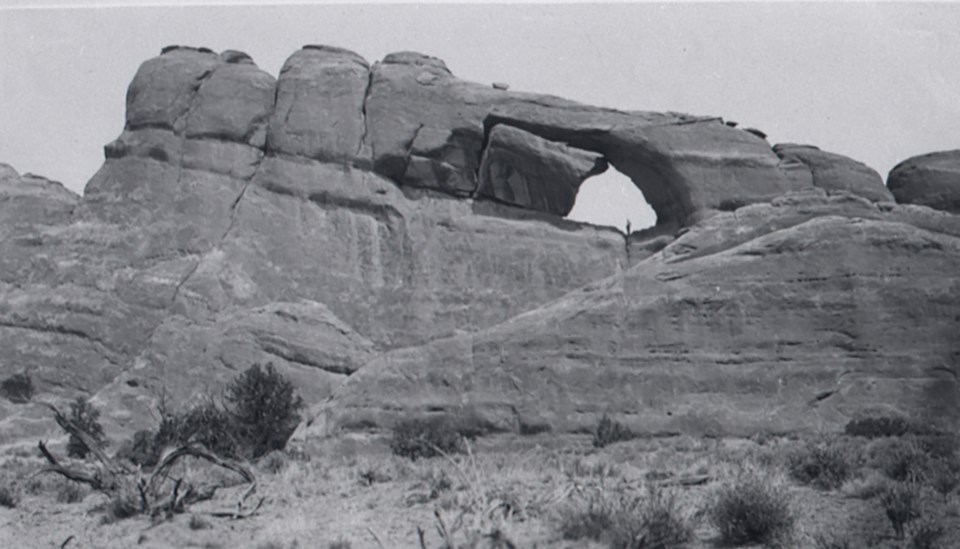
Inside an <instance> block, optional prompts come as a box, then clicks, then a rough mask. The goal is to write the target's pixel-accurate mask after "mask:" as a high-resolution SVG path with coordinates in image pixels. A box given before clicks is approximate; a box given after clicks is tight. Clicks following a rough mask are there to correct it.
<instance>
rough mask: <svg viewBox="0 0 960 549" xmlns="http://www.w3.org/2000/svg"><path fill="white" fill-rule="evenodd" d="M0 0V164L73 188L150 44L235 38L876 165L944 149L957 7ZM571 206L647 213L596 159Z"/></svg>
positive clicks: (951, 112) (609, 213)
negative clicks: (731, 124) (754, 131)
mask: <svg viewBox="0 0 960 549" xmlns="http://www.w3.org/2000/svg"><path fill="white" fill-rule="evenodd" d="M179 3H180V4H187V5H173V3H172V2H168V3H163V2H151V3H150V5H149V6H148V5H147V4H146V3H145V2H143V3H141V2H136V1H125V2H121V1H119V0H106V1H101V2H96V3H91V2H80V1H77V2H66V1H63V0H61V1H59V2H46V3H44V2H43V1H42V0H41V2H40V3H38V2H36V1H35V0H3V2H2V4H0V162H5V163H7V164H10V165H12V166H13V167H14V168H16V169H17V170H18V171H19V172H21V173H25V172H32V173H36V174H40V175H44V176H46V177H49V178H51V179H55V180H58V181H61V182H63V183H64V184H65V185H66V186H67V187H69V188H71V189H73V190H75V191H77V192H82V190H83V187H84V185H85V184H86V182H87V180H89V179H90V177H91V176H92V175H93V174H94V173H95V172H96V170H97V169H98V168H99V166H100V165H101V163H102V162H103V145H104V144H106V143H108V142H110V141H112V140H113V139H115V138H116V137H117V136H118V135H119V134H120V132H121V130H122V129H123V120H124V96H125V93H126V88H127V85H128V84H129V82H130V80H131V79H132V78H133V75H134V74H135V73H136V70H137V68H138V67H139V65H140V63H142V62H143V61H145V60H147V59H149V58H151V57H154V56H156V55H158V54H159V53H160V49H161V48H162V47H164V46H166V45H168V44H184V45H193V46H206V47H209V48H211V49H213V50H216V51H222V50H224V49H238V50H242V51H245V52H247V53H248V54H250V55H251V56H252V57H253V58H254V60H255V61H256V62H257V64H258V65H259V66H260V67H261V68H263V69H264V70H266V71H267V72H270V73H271V74H274V75H276V74H278V72H279V69H280V66H281V65H282V64H283V61H284V59H285V58H286V57H288V56H289V55H290V54H292V53H293V52H294V51H296V50H297V49H299V48H300V47H301V46H303V45H304V44H330V45H336V46H341V47H345V48H348V49H352V50H354V51H356V52H358V53H359V54H361V55H363V56H364V57H366V58H367V59H368V60H369V61H371V62H373V61H376V60H379V59H382V58H383V57H384V56H385V55H386V54H387V53H390V52H393V51H401V50H415V51H420V52H423V53H426V54H429V55H433V56H436V57H439V58H441V59H443V60H444V61H445V62H446V63H447V66H448V67H450V69H451V70H452V72H453V73H454V74H455V75H457V76H459V77H461V78H464V79H467V80H473V81H477V82H484V83H490V82H506V83H508V84H510V89H511V90H520V91H533V92H541V93H550V94H555V95H559V96H562V97H566V98H568V99H573V100H576V101H581V102H584V103H589V104H593V105H598V106H605V107H613V108H619V109H624V110H652V111H676V112H686V113H690V114H696V115H710V116H722V117H723V118H725V119H727V120H735V121H737V122H738V123H740V125H741V127H743V126H747V127H756V128H759V129H761V130H763V131H764V132H765V133H766V134H767V135H768V136H769V137H768V139H769V141H770V142H771V144H774V143H778V142H795V143H809V144H813V145H817V146H819V147H820V148H822V149H824V150H828V151H832V152H836V153H839V154H844V155H847V156H850V157H852V158H854V159H857V160H860V161H862V162H864V163H866V164H867V165H869V166H871V167H872V168H874V169H875V170H877V171H878V172H880V174H881V175H883V176H884V177H885V176H886V174H887V172H889V170H890V169H891V168H892V167H893V166H894V165H895V164H897V163H898V162H900V161H901V160H904V159H906V158H908V157H910V156H914V155H917V154H922V153H926V152H932V151H937V150H946V149H956V148H960V31H958V29H960V4H919V3H909V4H886V3H882V4H878V3H842V4H834V3H829V4H827V3H798V4H794V3H709V4H691V3H679V4H678V3H669V4H659V3H641V4H634V3H631V4H624V3H616V4H596V3H575V4H555V3H550V2H540V3H536V4H512V3H499V4H491V3H479V4H451V3H442V4H437V3H427V4H416V5H399V4H384V3H380V4H334V5H331V4H324V5H319V4H311V5H280V4H274V5H257V6H253V5H236V2H235V3H234V4H235V5H220V4H225V3H226V2H217V4H218V5H213V4H214V2H207V5H205V6H200V5H197V3H196V2H191V3H188V2H185V1H184V0H179ZM571 217H573V218H577V219H583V220H589V221H592V222H598V223H606V224H611V225H614V226H618V227H620V228H622V227H623V226H624V224H625V222H626V220H627V219H629V220H630V221H631V224H632V226H633V228H634V229H636V228H641V227H644V226H649V225H651V224H652V223H653V221H654V219H655V217H654V215H653V213H652V211H651V210H650V209H649V206H647V205H646V203H645V202H644V201H643V197H642V195H641V194H640V193H639V191H637V190H636V189H635V188H634V187H633V185H632V184H631V183H630V181H629V180H627V179H626V178H624V177H622V176H620V177H618V176H617V174H616V173H615V172H614V171H613V170H612V169H611V170H610V172H609V175H603V176H598V177H597V178H594V179H591V180H589V181H587V182H586V183H585V184H584V186H583V187H582V188H581V193H580V195H579V196H578V199H577V204H576V206H575V209H574V212H573V213H572V214H571Z"/></svg>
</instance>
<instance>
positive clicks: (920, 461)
mask: <svg viewBox="0 0 960 549" xmlns="http://www.w3.org/2000/svg"><path fill="white" fill-rule="evenodd" d="M869 453H870V465H871V466H873V467H874V468H875V469H877V470H878V471H880V472H881V473H883V475H884V476H885V477H887V478H889V479H890V480H895V481H898V482H906V481H910V482H920V481H922V480H923V479H924V477H925V476H926V471H927V468H928V466H929V464H928V462H929V460H930V458H929V456H928V455H927V453H926V452H925V451H924V450H923V448H922V447H921V446H920V445H919V444H917V441H916V440H915V439H913V438H889V439H884V440H878V441H877V442H876V443H874V444H873V445H872V446H871V447H870V450H869Z"/></svg>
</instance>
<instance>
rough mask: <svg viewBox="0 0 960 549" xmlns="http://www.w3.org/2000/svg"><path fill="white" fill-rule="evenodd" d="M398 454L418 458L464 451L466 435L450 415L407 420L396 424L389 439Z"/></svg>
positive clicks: (393, 449) (413, 458) (412, 458)
mask: <svg viewBox="0 0 960 549" xmlns="http://www.w3.org/2000/svg"><path fill="white" fill-rule="evenodd" d="M390 449H391V450H392V451H393V453H394V454H395V455H398V456H401V457H406V458H410V459H411V460H414V461H416V460H417V459H420V458H431V457H436V456H441V455H444V454H447V455H449V454H462V453H463V452H464V450H465V445H464V437H463V435H462V434H461V432H460V430H459V429H458V427H457V425H456V423H455V422H454V421H453V420H452V419H451V418H449V417H446V416H443V417H434V418H426V419H408V420H404V421H401V422H399V423H397V424H396V425H395V426H394V428H393V433H392V437H391V439H390Z"/></svg>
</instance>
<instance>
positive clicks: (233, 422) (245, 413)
mask: <svg viewBox="0 0 960 549" xmlns="http://www.w3.org/2000/svg"><path fill="white" fill-rule="evenodd" d="M302 407H303V400H302V399H301V398H300V396H299V395H297V394H295V392H294V388H293V384H291V383H290V382H289V381H287V380H286V378H284V377H283V376H282V375H281V374H280V373H279V372H277V371H276V369H274V367H273V365H272V364H268V365H267V366H266V368H264V369H261V367H260V366H259V365H257V364H255V365H253V366H251V367H250V368H248V369H247V370H246V371H244V372H242V373H241V374H240V375H239V376H238V377H237V378H235V379H234V380H233V381H231V382H230V384H229V385H228V386H227V387H226V390H225V395H224V403H223V405H222V406H221V405H217V403H216V402H214V401H213V399H211V398H208V399H207V400H205V401H204V402H202V403H200V404H197V405H195V406H193V407H192V408H190V409H189V410H187V411H186V412H182V413H179V414H175V413H172V412H170V411H169V410H168V409H167V406H166V403H165V399H161V402H160V405H159V406H158V412H159V414H160V424H159V425H158V426H157V429H156V431H139V432H137V433H136V434H135V435H134V439H133V441H132V443H131V444H130V445H128V446H127V447H126V448H124V449H123V451H122V453H121V454H118V455H122V457H125V458H127V459H129V460H130V461H132V462H133V463H136V464H139V465H143V466H145V467H152V466H154V465H156V464H157V462H158V461H159V458H160V456H161V455H162V453H163V451H164V449H165V448H168V447H170V446H175V445H182V444H189V443H194V442H196V443H200V444H203V445H204V446H205V447H206V448H207V449H209V450H210V451H211V452H214V453H216V454H218V455H220V456H223V457H227V458H241V459H249V460H254V459H257V458H260V457H262V456H264V455H266V454H267V453H269V452H270V451H273V450H282V449H283V448H284V446H286V443H287V440H288V439H289V438H290V435H292V434H293V431H294V429H296V427H297V425H298V424H299V422H300V415H299V413H298V412H299V410H300V409H301V408H302Z"/></svg>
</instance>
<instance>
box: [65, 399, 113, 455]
mask: <svg viewBox="0 0 960 549" xmlns="http://www.w3.org/2000/svg"><path fill="white" fill-rule="evenodd" d="M70 420H71V421H73V422H74V423H75V424H76V425H77V427H79V428H80V429H82V430H83V431H84V432H86V433H87V434H88V435H90V437H91V438H93V439H94V440H96V441H97V442H98V443H100V444H101V445H104V446H105V445H106V437H105V435H104V433H103V426H102V425H100V412H99V411H98V410H97V409H96V408H94V407H93V406H92V405H91V404H90V403H89V402H88V401H87V400H86V399H84V398H83V397H77V399H76V400H74V401H73V402H72V403H70ZM89 453H90V449H89V448H87V445H86V444H84V443H83V441H81V440H80V439H78V438H77V437H75V436H73V435H71V436H70V440H69V441H68V442H67V455H68V456H70V457H75V458H80V459H83V458H85V457H87V454H89Z"/></svg>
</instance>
